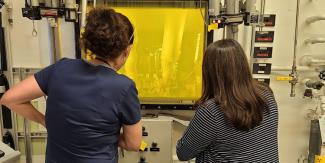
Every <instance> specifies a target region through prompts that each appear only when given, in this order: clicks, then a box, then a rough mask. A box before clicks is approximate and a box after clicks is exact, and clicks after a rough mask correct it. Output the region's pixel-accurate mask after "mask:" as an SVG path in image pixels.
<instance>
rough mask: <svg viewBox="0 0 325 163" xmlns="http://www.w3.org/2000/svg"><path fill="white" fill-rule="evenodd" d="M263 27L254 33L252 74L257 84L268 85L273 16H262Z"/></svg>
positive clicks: (270, 66) (270, 68)
mask: <svg viewBox="0 0 325 163" xmlns="http://www.w3.org/2000/svg"><path fill="white" fill-rule="evenodd" d="M263 23H264V27H265V28H260V29H259V31H256V32H255V43H254V47H253V48H252V50H253V51H252V53H251V54H252V57H253V62H252V64H253V65H252V73H253V78H254V79H255V80H256V81H258V82H263V83H266V84H268V85H269V84H270V82H271V78H270V74H271V70H272V64H271V63H272V56H273V42H274V30H273V29H274V27H275V24H276V15H275V14H266V15H264V22H263Z"/></svg>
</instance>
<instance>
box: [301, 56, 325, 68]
mask: <svg viewBox="0 0 325 163" xmlns="http://www.w3.org/2000/svg"><path fill="white" fill-rule="evenodd" d="M300 63H301V65H306V66H325V59H317V58H314V57H312V56H311V55H305V56H303V57H301V60H300Z"/></svg>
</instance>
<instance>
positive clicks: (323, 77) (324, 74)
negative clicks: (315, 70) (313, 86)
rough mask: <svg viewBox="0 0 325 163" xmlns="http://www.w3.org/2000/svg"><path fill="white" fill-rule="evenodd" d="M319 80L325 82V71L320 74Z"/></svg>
mask: <svg viewBox="0 0 325 163" xmlns="http://www.w3.org/2000/svg"><path fill="white" fill-rule="evenodd" d="M319 78H320V79H322V80H325V70H324V71H321V72H320V73H319Z"/></svg>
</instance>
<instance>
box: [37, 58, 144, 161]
mask: <svg viewBox="0 0 325 163" xmlns="http://www.w3.org/2000/svg"><path fill="white" fill-rule="evenodd" d="M35 78H36V81H37V83H38V85H39V86H40V88H41V90H42V91H43V92H44V93H45V94H46V95H47V96H48V98H47V103H46V114H45V116H46V127H47V132H48V139H47V148H46V163H116V162H117V161H118V155H117V147H118V138H119V135H120V129H121V126H122V125H123V124H125V125H132V124H135V123H137V122H139V121H140V119H141V114H140V104H139V99H138V96H137V94H138V92H137V89H136V87H135V84H134V82H133V81H132V80H131V79H129V78H128V77H126V76H124V75H121V74H118V73H116V72H115V71H114V70H113V69H111V68H109V67H106V66H103V65H97V66H96V65H93V64H91V63H88V62H86V61H84V60H77V59H63V60H61V61H59V62H57V63H55V64H53V65H51V66H49V67H47V68H45V69H43V70H41V71H40V72H38V73H36V74H35Z"/></svg>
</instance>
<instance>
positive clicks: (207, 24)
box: [200, 0, 209, 26]
mask: <svg viewBox="0 0 325 163" xmlns="http://www.w3.org/2000/svg"><path fill="white" fill-rule="evenodd" d="M200 13H201V17H202V19H203V22H204V24H205V25H206V26H209V23H207V22H206V20H205V18H204V16H203V12H202V0H200Z"/></svg>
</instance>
